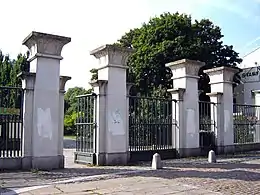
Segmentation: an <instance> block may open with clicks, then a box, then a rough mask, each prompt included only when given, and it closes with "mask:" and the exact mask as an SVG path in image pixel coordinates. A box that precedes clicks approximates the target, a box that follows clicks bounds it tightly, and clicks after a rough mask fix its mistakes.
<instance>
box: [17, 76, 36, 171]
mask: <svg viewBox="0 0 260 195" xmlns="http://www.w3.org/2000/svg"><path fill="white" fill-rule="evenodd" d="M18 76H19V77H21V79H22V88H23V90H24V95H23V113H22V114H23V127H22V128H23V131H22V132H23V134H22V143H23V145H22V151H23V158H22V169H25V170H29V169H31V167H32V133H33V128H32V124H33V120H32V119H33V97H34V82H35V74H34V73H26V72H25V73H20V74H18Z"/></svg>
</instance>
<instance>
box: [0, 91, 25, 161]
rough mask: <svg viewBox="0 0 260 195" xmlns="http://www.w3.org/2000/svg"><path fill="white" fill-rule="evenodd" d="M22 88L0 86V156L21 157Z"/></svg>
mask: <svg viewBox="0 0 260 195" xmlns="http://www.w3.org/2000/svg"><path fill="white" fill-rule="evenodd" d="M22 103H23V89H22V88H19V87H0V158H5V157H8V158H9V157H21V156H22V155H23V154H22V134H23V104H22Z"/></svg>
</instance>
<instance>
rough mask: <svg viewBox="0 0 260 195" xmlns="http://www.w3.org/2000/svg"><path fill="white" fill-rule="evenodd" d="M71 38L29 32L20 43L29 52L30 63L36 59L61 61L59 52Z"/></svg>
mask: <svg viewBox="0 0 260 195" xmlns="http://www.w3.org/2000/svg"><path fill="white" fill-rule="evenodd" d="M70 41H71V38H69V37H64V36H58V35H52V34H47V33H41V32H35V31H33V32H31V33H30V34H29V35H28V36H27V37H26V38H25V39H24V40H23V42H22V44H23V45H25V46H27V47H28V49H29V50H30V59H29V60H30V61H32V60H34V59H35V58H36V57H45V58H55V59H60V60H61V59H62V57H61V51H62V48H63V46H64V45H66V44H67V43H69V42H70Z"/></svg>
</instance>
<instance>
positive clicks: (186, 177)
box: [0, 149, 260, 195]
mask: <svg viewBox="0 0 260 195" xmlns="http://www.w3.org/2000/svg"><path fill="white" fill-rule="evenodd" d="M73 151H74V149H64V155H65V162H66V163H65V167H66V168H65V169H63V170H55V171H49V172H48V171H36V170H31V171H29V172H1V173H0V187H1V189H0V194H1V195H15V194H23V195H34V194H35V195H36V194H37V195H38V194H46V195H47V194H48V195H52V194H71V195H76V194H79V195H80V194H82V195H85V194H99V195H100V194H126V195H127V194H141V195H142V194H158V195H162V194H165V195H166V194H167V195H168V194H188V195H193V194H204V195H209V194H212V195H214V194H227V195H229V194H236V195H239V194H243V195H246V194H249V195H255V194H259V195H260V153H258V152H255V153H248V154H241V155H235V156H222V157H220V156H219V157H218V162H217V163H215V164H208V163H207V159H206V158H187V159H173V160H165V161H163V167H164V168H163V169H160V170H151V168H150V162H146V163H140V164H138V165H132V166H106V167H98V166H92V167H91V166H86V165H78V164H74V163H73Z"/></svg>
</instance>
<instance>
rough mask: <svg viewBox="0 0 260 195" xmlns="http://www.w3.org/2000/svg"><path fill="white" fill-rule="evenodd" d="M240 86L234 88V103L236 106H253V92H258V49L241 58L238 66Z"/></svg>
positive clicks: (259, 49)
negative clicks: (239, 69) (241, 60)
mask: <svg viewBox="0 0 260 195" xmlns="http://www.w3.org/2000/svg"><path fill="white" fill-rule="evenodd" d="M238 67H239V68H241V69H243V71H242V72H241V73H240V77H241V82H242V84H240V85H238V86H237V87H235V90H234V102H235V103H237V104H255V101H254V91H256V90H260V47H259V48H257V49H256V50H254V51H252V52H251V53H249V54H247V55H246V56H245V57H244V58H243V62H242V63H241V64H240V65H239V66H238Z"/></svg>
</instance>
